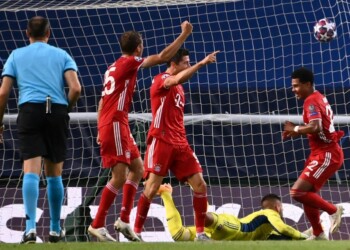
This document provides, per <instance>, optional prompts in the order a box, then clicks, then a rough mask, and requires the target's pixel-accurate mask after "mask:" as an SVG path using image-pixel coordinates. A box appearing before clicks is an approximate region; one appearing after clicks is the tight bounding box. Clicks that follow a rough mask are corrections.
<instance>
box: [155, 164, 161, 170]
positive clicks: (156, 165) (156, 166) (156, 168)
mask: <svg viewBox="0 0 350 250" xmlns="http://www.w3.org/2000/svg"><path fill="white" fill-rule="evenodd" d="M160 169H161V165H160V164H158V163H157V164H155V165H154V171H155V172H160Z"/></svg>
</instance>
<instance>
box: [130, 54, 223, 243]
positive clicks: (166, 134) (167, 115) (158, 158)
mask: <svg viewBox="0 0 350 250" xmlns="http://www.w3.org/2000/svg"><path fill="white" fill-rule="evenodd" d="M217 53H218V51H216V52H213V53H212V54H210V55H208V56H207V57H205V58H204V59H203V60H202V61H200V62H198V63H197V64H195V65H194V66H190V58H189V52H188V50H186V49H180V50H179V51H178V52H177V53H176V55H175V56H174V57H173V58H172V59H171V60H170V61H169V62H168V68H167V70H166V71H165V72H164V73H161V74H159V75H157V76H155V77H154V79H153V83H152V86H151V108H152V123H151V127H150V130H149V132H148V138H147V151H146V155H145V174H144V177H145V178H146V179H148V180H147V182H146V186H145V189H144V191H143V193H142V194H141V197H140V199H139V202H138V205H137V215H136V221H135V227H134V231H135V233H136V234H138V235H140V234H141V231H142V228H143V225H144V223H145V220H146V217H147V213H148V210H149V207H150V204H151V201H152V199H153V197H154V196H155V195H156V193H157V191H158V189H159V186H160V185H161V183H162V180H163V178H164V176H165V175H167V173H168V170H171V171H172V172H173V174H174V175H175V176H176V178H177V179H178V180H180V181H187V182H188V183H189V184H190V185H191V187H192V189H193V191H194V195H193V207H194V212H195V225H196V231H197V239H198V240H209V238H208V237H207V236H206V235H205V234H204V221H205V215H206V211H207V186H206V183H205V181H204V179H203V176H202V168H201V165H200V164H199V161H198V159H197V157H196V155H195V153H194V152H193V150H192V149H191V147H190V145H189V143H188V141H187V138H186V131H185V126H184V106H185V94H184V90H183V87H182V83H184V82H186V81H187V80H188V79H190V78H191V77H192V75H193V74H194V73H195V72H197V71H198V70H199V69H200V68H201V67H203V66H205V65H207V64H209V63H213V62H215V61H216V54H217Z"/></svg>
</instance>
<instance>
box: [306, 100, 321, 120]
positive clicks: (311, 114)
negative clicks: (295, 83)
mask: <svg viewBox="0 0 350 250" xmlns="http://www.w3.org/2000/svg"><path fill="white" fill-rule="evenodd" d="M304 114H305V116H306V117H307V119H308V121H309V122H310V121H312V120H317V119H322V115H321V109H320V107H319V106H318V105H317V102H316V101H315V100H314V99H309V100H306V101H305V103H304Z"/></svg>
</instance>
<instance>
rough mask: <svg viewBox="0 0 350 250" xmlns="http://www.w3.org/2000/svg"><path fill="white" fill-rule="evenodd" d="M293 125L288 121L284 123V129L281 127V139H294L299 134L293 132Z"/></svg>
mask: <svg viewBox="0 0 350 250" xmlns="http://www.w3.org/2000/svg"><path fill="white" fill-rule="evenodd" d="M294 127H295V124H294V123H292V122H290V121H285V123H284V127H283V133H282V138H283V140H285V139H287V138H289V137H296V136H298V135H299V133H297V132H295V131H294Z"/></svg>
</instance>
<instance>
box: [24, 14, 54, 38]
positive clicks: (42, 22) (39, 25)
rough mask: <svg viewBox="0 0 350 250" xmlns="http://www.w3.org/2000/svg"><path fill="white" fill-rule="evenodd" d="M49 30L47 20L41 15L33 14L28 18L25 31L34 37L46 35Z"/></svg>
mask: <svg viewBox="0 0 350 250" xmlns="http://www.w3.org/2000/svg"><path fill="white" fill-rule="evenodd" d="M49 30H50V23H49V20H48V19H47V18H45V17H42V16H35V17H32V18H31V19H29V21H28V26H27V33H28V35H29V37H32V38H34V39H36V38H42V37H45V36H47V34H48V32H49Z"/></svg>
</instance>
